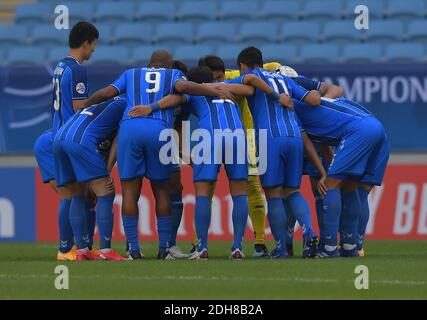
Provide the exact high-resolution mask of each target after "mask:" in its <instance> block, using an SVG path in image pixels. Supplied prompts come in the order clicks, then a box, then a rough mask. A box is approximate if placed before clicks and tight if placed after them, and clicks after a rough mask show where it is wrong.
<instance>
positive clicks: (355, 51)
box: [342, 43, 382, 63]
mask: <svg viewBox="0 0 427 320" xmlns="http://www.w3.org/2000/svg"><path fill="white" fill-rule="evenodd" d="M381 59H382V46H381V45H379V44H375V43H364V44H348V45H346V46H345V47H344V49H343V53H342V60H343V62H348V63H372V62H380V61H381Z"/></svg>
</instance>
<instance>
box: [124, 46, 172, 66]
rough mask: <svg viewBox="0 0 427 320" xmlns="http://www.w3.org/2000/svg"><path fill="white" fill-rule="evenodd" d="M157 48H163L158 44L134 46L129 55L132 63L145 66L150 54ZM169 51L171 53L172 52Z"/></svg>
mask: <svg viewBox="0 0 427 320" xmlns="http://www.w3.org/2000/svg"><path fill="white" fill-rule="evenodd" d="M158 49H164V48H162V47H160V46H138V47H136V48H134V49H133V51H132V55H131V60H132V64H134V65H136V66H146V65H147V63H148V61H149V60H150V57H151V54H152V53H153V52H154V51H156V50H158ZM170 53H171V54H173V52H170Z"/></svg>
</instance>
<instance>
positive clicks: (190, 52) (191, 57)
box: [174, 44, 214, 65]
mask: <svg viewBox="0 0 427 320" xmlns="http://www.w3.org/2000/svg"><path fill="white" fill-rule="evenodd" d="M208 54H214V51H213V50H212V47H211V46H207V45H203V44H199V45H192V46H180V47H178V48H176V50H175V54H174V58H175V59H177V60H181V61H183V62H184V63H188V64H193V65H195V64H197V61H198V60H199V58H201V57H203V56H206V55H208Z"/></svg>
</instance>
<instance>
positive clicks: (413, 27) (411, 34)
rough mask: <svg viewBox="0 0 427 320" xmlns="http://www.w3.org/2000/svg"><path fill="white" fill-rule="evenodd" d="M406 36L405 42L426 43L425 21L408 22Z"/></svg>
mask: <svg viewBox="0 0 427 320" xmlns="http://www.w3.org/2000/svg"><path fill="white" fill-rule="evenodd" d="M406 35H407V36H406V40H407V41H420V42H424V43H427V20H415V21H412V22H410V23H409V26H408V31H407V33H406Z"/></svg>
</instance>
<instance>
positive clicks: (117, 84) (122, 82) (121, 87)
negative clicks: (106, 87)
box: [111, 71, 127, 94]
mask: <svg viewBox="0 0 427 320" xmlns="http://www.w3.org/2000/svg"><path fill="white" fill-rule="evenodd" d="M126 79H127V71H125V72H123V73H122V74H121V75H120V77H119V78H118V79H116V81H114V82H113V83H112V84H111V85H112V86H113V87H114V88H116V89H117V91H118V92H119V94H122V93H124V92H126V86H127V80H126Z"/></svg>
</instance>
